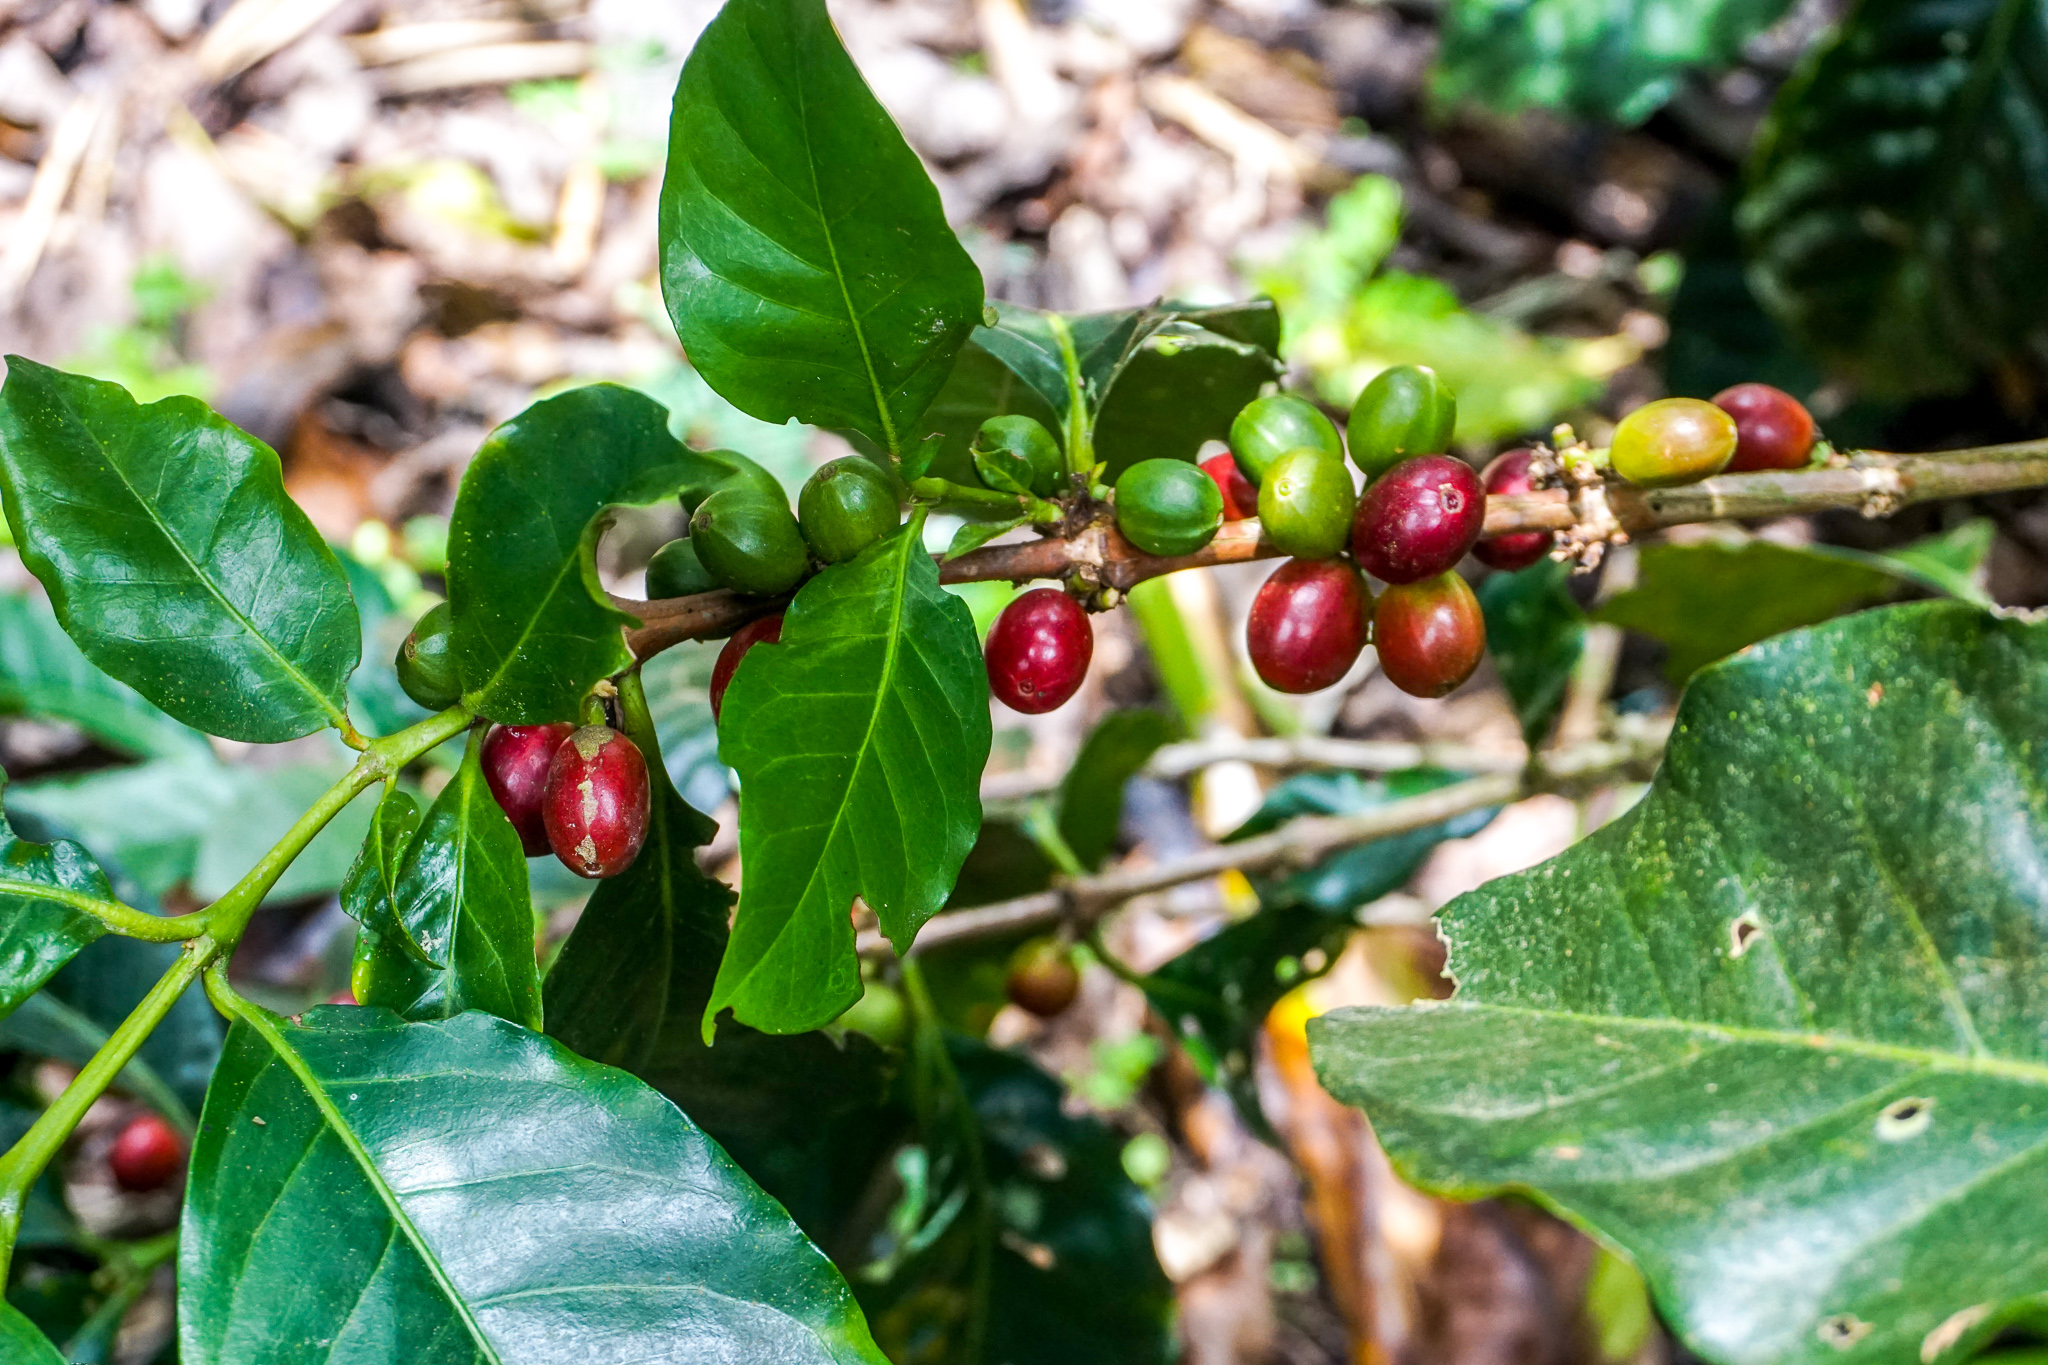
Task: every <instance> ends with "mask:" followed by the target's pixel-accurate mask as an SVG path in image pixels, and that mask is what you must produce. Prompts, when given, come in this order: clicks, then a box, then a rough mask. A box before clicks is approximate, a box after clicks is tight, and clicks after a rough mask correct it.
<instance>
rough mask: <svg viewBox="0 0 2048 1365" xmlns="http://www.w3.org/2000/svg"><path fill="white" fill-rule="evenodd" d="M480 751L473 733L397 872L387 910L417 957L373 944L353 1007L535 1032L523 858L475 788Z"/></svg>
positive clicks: (495, 810) (481, 788)
mask: <svg viewBox="0 0 2048 1365" xmlns="http://www.w3.org/2000/svg"><path fill="white" fill-rule="evenodd" d="M482 748H483V734H482V732H481V731H475V732H472V734H471V736H470V742H469V748H468V749H467V751H466V752H465V753H464V754H463V757H462V766H461V767H460V768H458V769H457V770H456V772H455V776H454V777H452V778H450V779H449V782H448V785H447V786H446V787H443V788H442V789H441V794H440V795H439V796H437V797H435V798H434V804H433V805H431V806H429V807H428V808H427V814H426V818H425V819H423V820H422V821H420V825H419V831H418V833H416V834H414V835H413V836H412V838H411V839H410V840H409V841H408V842H407V844H406V847H405V851H404V859H403V861H402V863H401V864H400V866H399V870H398V883H397V889H396V891H395V893H394V902H395V904H394V909H395V910H396V913H397V916H398V921H399V923H400V924H401V925H403V926H404V927H405V929H406V930H407V932H408V933H409V934H410V936H411V938H412V940H413V941H414V942H415V943H417V944H418V945H419V947H420V948H421V949H422V950H423V952H422V953H421V955H420V957H417V958H416V957H415V956H414V955H413V954H411V953H409V952H407V951H405V950H404V949H402V948H400V947H399V946H398V945H397V944H394V943H387V942H384V941H383V940H382V939H380V940H379V942H378V945H377V955H376V959H375V965H374V967H373V970H372V972H371V978H370V979H371V982H372V984H371V987H370V993H369V996H368V998H366V999H364V1000H363V1002H362V1003H363V1004H365V1005H383V1006H386V1007H387V1008H389V1009H393V1010H396V1011H397V1012H398V1013H399V1014H401V1015H404V1016H405V1017H406V1018H408V1019H415V1020H417V1019H445V1018H447V1017H449V1016H450V1015H455V1014H460V1013H462V1011H464V1010H486V1011H489V1012H490V1013H492V1014H495V1015H498V1016H500V1017H502V1018H505V1019H510V1020H512V1021H514V1022H515V1023H521V1024H526V1025H528V1026H529V1027H532V1028H539V1027H540V1021H541V999H540V969H539V967H538V966H537V965H536V963H535V960H534V952H533V939H534V924H533V903H532V901H531V900H530V899H529V898H528V896H527V889H526V853H525V850H524V849H522V848H521V847H520V844H519V833H518V831H517V830H515V829H513V828H512V822H511V821H510V820H508V819H506V818H505V812H504V811H503V810H502V809H501V808H500V807H499V805H498V803H497V800H496V799H495V798H493V797H492V795H491V789H490V786H489V784H488V783H486V782H485V781H484V774H483V766H482V762H481V760H480V759H479V757H478V754H479V751H480V750H481V749H482ZM422 959H424V960H422ZM427 962H434V963H441V964H443V965H441V966H438V967H433V966H427V965H425V963H427Z"/></svg>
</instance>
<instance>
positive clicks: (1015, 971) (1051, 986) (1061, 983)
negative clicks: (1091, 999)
mask: <svg viewBox="0 0 2048 1365" xmlns="http://www.w3.org/2000/svg"><path fill="white" fill-rule="evenodd" d="M1003 993H1004V994H1005V995H1007V996H1009V997H1010V1003H1011V1004H1013V1005H1015V1006H1016V1007H1017V1008H1018V1009H1020V1010H1023V1011H1025V1012H1026V1013H1027V1014H1035V1015H1037V1016H1038V1017H1039V1018H1040V1019H1050V1018H1052V1017H1053V1016H1054V1015H1056V1014H1064V1013H1065V1012H1066V1010H1067V1007H1068V1006H1070V1005H1072V1004H1073V1003H1074V998H1075V997H1076V996H1078V995H1079V994H1080V993H1081V970H1080V968H1078V967H1076V966H1075V965H1074V955H1073V953H1072V952H1070V951H1069V950H1068V949H1067V948H1066V947H1065V946H1064V945H1062V944H1060V943H1058V942H1056V941H1055V940H1053V939H1049V938H1039V939H1033V940H1032V941H1031V942H1029V943H1027V944H1025V945H1024V946H1023V947H1021V948H1019V949H1018V950H1017V951H1016V953H1015V954H1014V955H1013V956H1012V957H1011V958H1010V974H1009V976H1008V977H1006V978H1005V979H1004V981H1003Z"/></svg>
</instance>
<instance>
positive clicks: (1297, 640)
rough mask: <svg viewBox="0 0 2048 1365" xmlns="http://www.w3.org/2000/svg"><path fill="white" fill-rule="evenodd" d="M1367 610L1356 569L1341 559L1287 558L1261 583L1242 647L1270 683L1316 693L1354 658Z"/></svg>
mask: <svg viewBox="0 0 2048 1365" xmlns="http://www.w3.org/2000/svg"><path fill="white" fill-rule="evenodd" d="M1371 613H1372V591H1371V590H1370V589H1369V588H1367V587H1366V586H1365V580H1364V579H1363V578H1361V577H1359V574H1358V570H1356V569H1354V568H1352V567H1351V566H1350V565H1349V564H1347V563H1345V562H1344V561H1343V560H1341V559H1313V560H1312V559H1290V560H1288V561H1287V562H1286V563H1285V564H1282V565H1281V566H1280V567H1279V568H1278V569H1276V570H1275V571H1274V573H1273V576H1272V577H1271V578H1268V579H1267V580H1266V581H1265V582H1264V583H1262V584H1260V585H1259V592H1258V595H1257V596H1256V597H1254V598H1253V599H1252V614H1251V618H1250V620H1248V621H1247V622H1246V623H1245V630H1244V642H1245V648H1246V649H1247V651H1248V652H1249V653H1250V654H1251V656H1252V667H1253V668H1254V669H1256V670H1258V674H1259V676H1260V677H1261V678H1263V679H1264V680H1265V682H1266V685H1267V686H1268V687H1271V688H1275V689H1277V690H1278V691H1281V692H1320V691H1321V690H1322V689H1323V688H1325V687H1328V686H1329V685H1330V684H1331V683H1334V682H1336V681H1337V680H1338V679H1339V678H1341V677H1343V676H1344V675H1345V674H1346V673H1348V672H1350V671H1351V665H1352V664H1354V663H1356V662H1358V655H1359V652H1360V651H1361V650H1363V649H1364V648H1365V622H1366V618H1367V617H1368V616H1369V615H1371Z"/></svg>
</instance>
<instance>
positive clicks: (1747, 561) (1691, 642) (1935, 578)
mask: <svg viewBox="0 0 2048 1365" xmlns="http://www.w3.org/2000/svg"><path fill="white" fill-rule="evenodd" d="M1989 549H1990V541H1989V539H1988V538H1987V537H1986V536H1985V534H1984V528H1982V527H1968V526H1966V527H1962V528H1959V529H1958V530H1957V531H1955V532H1951V533H1949V534H1948V535H1946V536H1935V537H1929V538H1928V539H1926V540H1923V541H1916V542H1914V544H1913V545H1910V546H1907V547H1904V548H1903V549H1902V550H1900V551H1899V552H1897V553H1895V554H1891V555H1872V554H1864V553H1863V552H1861V551H1858V550H1848V549H1843V548H1841V547H1839V546H1833V545H1802V546H1794V545H1779V544H1776V543H1774V542H1772V541H1767V540H1750V541H1743V542H1740V543H1737V544H1729V543H1726V542H1721V541H1701V542H1697V543H1694V544H1690V545H1672V544H1658V545H1648V546H1645V547H1644V548H1643V551H1642V558H1641V560H1640V562H1639V569H1638V572H1637V577H1636V584H1635V586H1634V587H1632V588H1630V589H1629V590H1628V591H1626V592H1621V593H1617V594H1615V596H1614V597H1612V598H1610V599H1609V600H1608V601H1607V602H1606V603H1604V604H1603V605H1602V606H1601V607H1600V609H1599V610H1598V611H1597V612H1595V613H1594V615H1595V616H1596V617H1597V618H1598V619H1599V620H1602V621H1607V622H1611V623H1612V624H1614V625H1618V626H1626V627H1627V628H1629V629H1630V630H1637V631H1641V632H1642V633H1643V634H1645V635H1648V636H1649V637H1651V638H1652V639H1655V640H1661V641H1663V642H1664V643H1665V644H1666V645H1668V646H1670V649H1671V654H1670V658H1669V659H1668V660H1667V662H1666V664H1665V672H1666V674H1667V675H1668V676H1669V677H1670V678H1671V680H1672V681H1673V682H1675V683H1682V682H1684V681H1685V680H1686V679H1687V678H1689V677H1691V676H1692V675H1693V674H1694V673H1695V672H1697V671H1699V670H1700V669H1701V668H1704V667H1705V666H1706V665H1708V664H1710V663H1712V662H1713V661H1714V660H1716V659H1722V658H1726V657H1727V656H1728V655H1730V654H1733V653H1734V652H1735V651H1736V650H1738V649H1742V648H1744V647H1745V646H1748V645H1752V644H1755V643H1756V642H1757V641H1759V640H1763V639H1767V638H1769V637H1770V636H1773V635H1776V634H1779V633H1780V632H1782V631H1787V630H1792V629H1794V628H1796V627H1799V626H1810V625H1817V624H1819V623H1820V622H1822V621H1826V620H1829V619H1830V618H1832V617H1835V616H1839V615H1841V614H1842V613H1844V612H1848V611H1854V610H1855V609H1857V608H1858V607H1863V606H1868V605H1870V604H1871V603H1873V602H1882V601H1884V600H1886V599H1888V598H1893V597H1897V596H1898V595H1899V594H1900V593H1902V592H1904V591H1906V590H1907V589H1908V588H1915V587H1917V588H1926V589H1932V590H1934V591H1937V592H1940V591H1950V590H1954V591H1955V592H1956V594H1957V595H1965V596H1969V597H1971V598H1973V599H1974V598H1981V595H1982V593H1983V588H1982V586H1981V581H1980V575H1981V571H1982V565H1983V555H1984V554H1985V553H1987V552H1988V551H1989ZM1973 559H1974V566H1973V565H1972V560H1973ZM1489 635H1490V632H1489ZM1489 643H1490V642H1489Z"/></svg>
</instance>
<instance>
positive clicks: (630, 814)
mask: <svg viewBox="0 0 2048 1365" xmlns="http://www.w3.org/2000/svg"><path fill="white" fill-rule="evenodd" d="M650 799H651V798H650V792H649V788H648V785H647V761H646V760H645V759H643V758H642V757H640V750H639V749H638V748H637V747H636V746H635V745H634V743H633V741H632V740H630V739H627V738H626V737H625V736H624V735H622V734H620V733H619V732H618V731H617V730H614V729H611V728H610V727H609V726H604V725H586V726H584V727H583V728H582V729H580V730H578V731H576V732H575V733H574V734H572V735H570V736H569V737H568V738H567V739H565V740H563V741H562V746H561V747H560V748H559V749H556V750H555V758H554V762H552V763H550V764H549V765H548V785H547V795H546V798H545V799H544V800H543V801H542V803H541V813H542V815H543V816H545V817H546V820H547V829H548V843H549V844H550V845H552V846H553V848H554V850H555V856H556V857H557V858H560V859H561V860H562V866H564V867H566V868H568V869H569V870H570V871H571V872H574V873H575V874H576V875H577V876H579V877H591V878H602V877H616V876H618V875H619V874H620V873H621V872H624V871H625V870H626V869H627V868H629V867H631V866H632V865H633V859H634V858H636V857H638V856H639V853H640V845H641V844H643V843H645V842H646V840H647V811H648V806H649V802H650Z"/></svg>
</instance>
